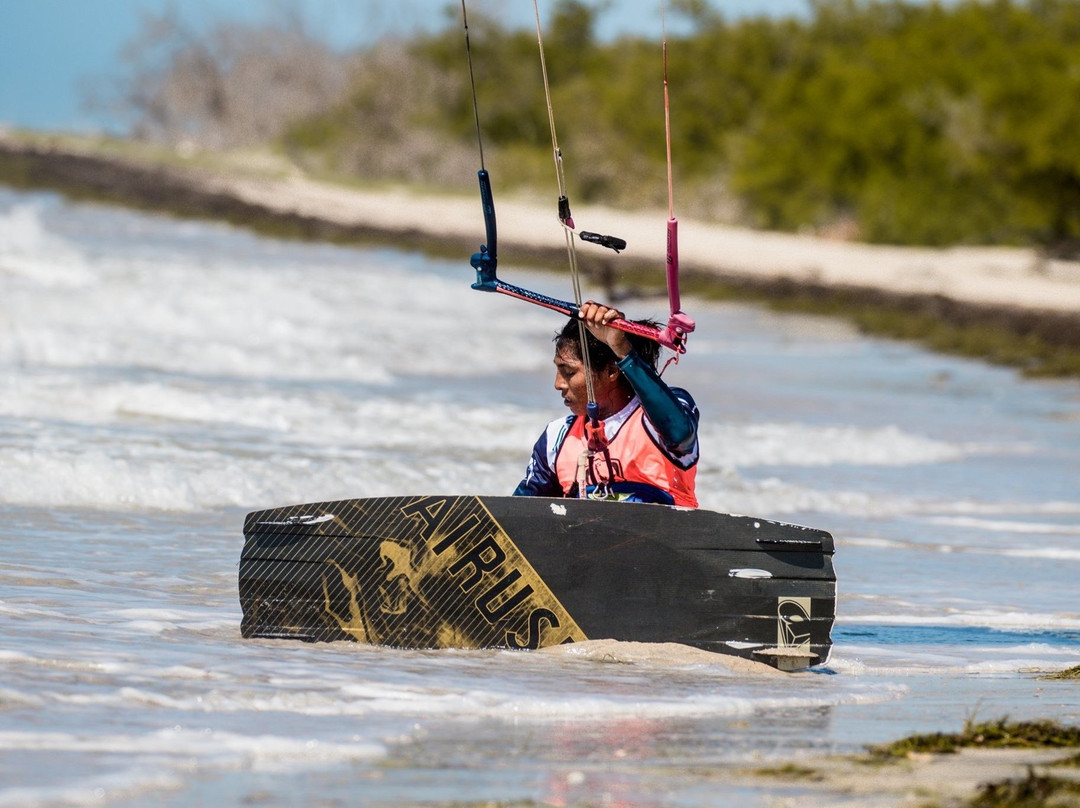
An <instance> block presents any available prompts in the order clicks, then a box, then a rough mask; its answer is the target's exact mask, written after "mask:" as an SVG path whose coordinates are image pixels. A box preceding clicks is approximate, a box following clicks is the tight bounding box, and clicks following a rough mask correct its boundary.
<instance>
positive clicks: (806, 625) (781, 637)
mask: <svg viewBox="0 0 1080 808" xmlns="http://www.w3.org/2000/svg"><path fill="white" fill-rule="evenodd" d="M776 644H777V645H778V646H779V647H780V648H785V649H800V650H807V651H808V650H809V649H810V598H792V597H787V598H783V597H782V598H780V599H779V602H778V603H777V606H776Z"/></svg>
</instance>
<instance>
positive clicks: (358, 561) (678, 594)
mask: <svg viewBox="0 0 1080 808" xmlns="http://www.w3.org/2000/svg"><path fill="white" fill-rule="evenodd" d="M244 539H245V542H244V549H243V551H242V553H241V557H240V605H241V607H242V609H243V621H242V623H241V633H242V634H243V636H245V637H275V638H294V639H301V640H309V641H333V640H356V641H359V642H364V643H371V644H378V645H388V646H395V647H401V648H538V647H542V646H550V645H557V644H560V643H568V642H580V641H582V640H586V639H615V640H627V641H636V642H676V643H683V644H686V645H691V646H696V647H698V648H704V649H706V650H709V651H716V652H721V653H726V654H734V655H737V656H741V657H746V658H749V659H756V660H759V661H762V662H767V663H769V664H772V665H775V666H776V667H779V668H783V669H791V670H795V669H799V668H804V667H807V666H809V665H814V664H818V663H820V662H823V661H824V660H825V659H826V658H827V656H828V653H829V648H830V645H831V640H830V632H831V629H832V624H833V619H834V617H835V613H836V577H835V575H834V573H833V566H832V554H833V540H832V537H831V536H830V535H829V534H828V533H826V532H824V531H821V530H815V529H812V528H806V527H799V526H796V525H788V524H784V523H781V522H773V521H767V520H764V519H755V518H752V517H745V516H731V515H728V514H720V513H714V512H711V511H705V510H689V509H684V508H674V507H668V506H665V505H645V504H631V503H616V502H594V501H588V500H578V499H543V498H537V497H478V496H423V497H420V496H414V497H378V498H372V499H352V500H343V501H339V502H321V503H315V504H308V505H291V506H287V507H282V508H273V509H270V510H264V511H256V512H253V513H250V514H248V515H247V518H246V519H245V521H244Z"/></svg>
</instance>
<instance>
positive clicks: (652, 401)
mask: <svg viewBox="0 0 1080 808" xmlns="http://www.w3.org/2000/svg"><path fill="white" fill-rule="evenodd" d="M618 367H619V370H620V371H622V374H623V376H625V377H626V380H627V381H628V382H630V386H631V387H633V388H634V392H635V393H636V394H637V397H638V399H639V400H640V401H641V406H642V409H644V410H645V414H646V415H647V416H649V421H650V422H651V423H652V425H653V427H654V428H655V429H656V432H657V435H658V436H659V437H660V439H661V440H662V441H663V442H664V445H665V447H667V449H668V451H671V452H674V453H675V454H680V455H681V454H686V453H688V452H690V451H691V450H692V449H693V448H694V443H695V441H696V440H697V423H698V412H697V408H696V407H695V406H694V402H693V399H691V398H690V396H689V394H687V395H686V397H685V398H686V401H684V400H682V399H681V398H680V396H679V395H677V394H676V393H675V392H674V391H673V390H672V389H671V388H670V387H668V386H667V385H666V384H664V381H663V379H661V378H660V375H659V374H658V373H657V372H656V370H655V369H653V368H652V367H651V366H650V365H648V364H647V363H646V362H644V361H643V360H642V359H641V357H640V356H638V355H637V352H636V351H631V352H630V353H629V354H627V355H626V356H625V357H623V358H622V359H620V360H619V362H618Z"/></svg>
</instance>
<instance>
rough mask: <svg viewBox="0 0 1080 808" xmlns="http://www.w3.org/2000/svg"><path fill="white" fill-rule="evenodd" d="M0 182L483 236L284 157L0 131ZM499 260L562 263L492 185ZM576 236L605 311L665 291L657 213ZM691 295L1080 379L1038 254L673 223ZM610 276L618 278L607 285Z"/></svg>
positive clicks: (452, 218)
mask: <svg viewBox="0 0 1080 808" xmlns="http://www.w3.org/2000/svg"><path fill="white" fill-rule="evenodd" d="M0 184H5V185H9V186H13V187H16V188H23V189H48V190H55V191H59V192H61V193H63V194H65V195H67V196H70V197H72V198H76V199H89V200H95V201H102V202H107V203H112V204H118V205H123V206H128V207H135V208H139V209H143V210H151V211H157V212H164V213H170V214H173V215H178V216H181V217H186V218H201V219H212V220H220V221H226V222H229V223H232V224H235V225H238V226H243V227H247V228H250V229H253V230H256V231H258V232H262V233H265V234H267V235H272V236H277V237H285V238H299V239H307V240H321V241H329V242H335V243H342V244H367V245H375V244H378V245H387V244H392V245H395V246H400V247H404V248H409V249H417V250H421V251H425V252H428V253H432V254H436V255H439V256H442V257H447V256H460V257H461V259H462V264H463V279H464V280H467V281H468V282H471V281H472V274H471V273H472V269H471V268H469V267H468V265H467V264H468V256H470V255H471V254H472V253H474V252H476V250H477V249H478V246H479V244H480V242H481V241H483V240H484V222H483V217H482V212H481V208H480V204H479V197H478V194H468V195H467V194H466V193H465V192H464V191H462V193H460V194H455V195H450V194H439V193H421V192H419V191H416V190H414V189H409V188H404V187H393V188H381V189H364V188H351V187H347V186H344V185H337V184H330V183H325V182H319V181H316V180H313V179H310V178H308V177H305V176H302V175H301V174H300V173H299V172H298V171H296V170H295V169H292V170H290V169H289V167H288V165H287V164H285V163H284V162H283V161H282V162H281V163H278V164H274V163H272V162H271V161H269V160H267V161H264V162H263V163H262V164H257V163H256V162H255V160H254V159H251V158H250V156H249V160H248V163H246V164H245V163H243V162H242V161H241V160H239V159H234V160H233V161H232V162H229V161H228V160H225V159H222V160H221V161H219V164H217V165H214V164H212V163H208V162H207V161H206V160H205V159H203V160H201V161H200V160H196V159H192V158H191V157H190V156H189V157H184V156H182V155H171V154H169V153H166V152H164V151H162V150H157V151H156V152H155V151H152V150H150V149H146V148H142V147H140V145H139V144H125V143H119V144H113V145H112V146H105V145H103V144H101V143H96V142H93V141H90V140H88V139H79V138H66V137H62V136H42V135H15V134H12V133H10V132H4V131H2V130H0ZM495 197H496V210H497V214H498V227H499V242H500V258H501V260H502V263H503V265H504V266H507V267H510V269H509V270H508V271H507V273H506V275H507V277H512V276H513V272H514V270H515V269H516V268H528V267H533V266H542V265H547V266H562V265H564V264H565V261H566V248H565V241H564V238H563V236H562V227H561V225H560V224H559V223H558V221H557V220H556V217H555V216H554V212H553V211H552V210H549V209H544V208H543V207H541V206H538V205H535V204H531V203H525V202H522V201H520V200H518V199H515V198H513V197H512V196H509V195H503V196H500V194H499V191H498V189H497V188H496V189H495ZM574 214H575V219H576V220H577V222H578V224H579V226H580V227H581V228H583V229H589V230H594V231H599V232H603V233H610V234H614V235H618V236H620V237H622V238H625V239H626V240H627V242H628V243H629V246H628V248H627V251H626V252H624V253H621V254H619V255H614V254H612V253H610V252H608V251H606V250H603V249H602V248H599V247H593V246H592V245H583V246H582V247H581V248H580V249H579V257H580V261H581V268H582V271H583V273H584V274H585V275H586V276H587V277H588V278H589V279H590V280H591V281H592V282H594V283H596V284H598V285H601V286H602V287H604V289H605V291H606V293H607V294H608V296H609V299H612V300H617V299H618V297H619V296H623V295H624V294H625V293H624V292H623V291H622V290H625V289H630V290H632V291H633V290H647V291H654V290H655V291H660V290H661V289H662V287H663V283H664V281H663V275H664V273H663V271H662V268H663V266H664V261H665V245H666V221H667V213H666V211H650V212H626V211H617V210H613V209H610V208H604V207H599V206H587V205H579V206H575V211H574ZM679 232H680V244H679V255H680V264H681V285H682V288H683V291H684V293H685V294H699V295H702V296H705V297H710V298H723V299H743V300H751V301H754V302H759V303H760V302H764V303H767V304H769V305H773V306H777V307H781V308H789V309H797V310H801V311H808V312H811V313H821V314H826V315H830V316H838V317H844V318H847V319H850V320H854V321H855V322H856V323H857V325H858V326H859V327H860V328H862V329H863V330H864V331H867V332H868V333H877V334H879V335H882V336H887V337H894V338H900V339H913V340H916V341H919V342H921V343H923V344H925V345H927V346H928V347H930V348H931V349H933V350H939V351H943V352H947V353H959V354H963V355H968V356H972V357H975V358H981V359H985V360H987V361H990V362H995V363H997V364H1004V365H1011V366H1015V367H1020V368H1021V369H1023V370H1024V371H1025V372H1028V373H1031V374H1034V375H1056V376H1073V377H1076V376H1080V261H1065V260H1059V259H1048V258H1045V257H1043V256H1041V255H1040V254H1039V253H1038V252H1037V251H1036V250H1034V249H1026V248H1008V247H955V248H949V249H932V248H914V247H890V246H882V245H870V244H863V243H851V242H842V241H833V240H828V239H824V238H820V237H814V236H804V235H793V234H784V233H774V232H763V231H754V230H747V229H739V228H734V227H728V226H723V225H717V224H710V223H705V222H698V221H690V220H681V221H680V222H679ZM616 276H617V278H618V279H617V280H616Z"/></svg>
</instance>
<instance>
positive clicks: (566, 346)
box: [514, 300, 698, 508]
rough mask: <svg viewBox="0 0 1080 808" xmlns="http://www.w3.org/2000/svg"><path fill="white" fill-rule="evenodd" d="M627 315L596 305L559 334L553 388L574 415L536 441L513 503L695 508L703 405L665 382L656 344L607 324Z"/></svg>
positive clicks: (585, 309) (584, 306)
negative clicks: (595, 501) (591, 409)
mask: <svg viewBox="0 0 1080 808" xmlns="http://www.w3.org/2000/svg"><path fill="white" fill-rule="evenodd" d="M622 316H623V315H622V314H621V313H620V312H619V311H617V310H615V309H613V308H610V307H608V306H603V305H600V304H598V303H595V302H593V301H591V300H590V301H587V302H585V303H583V304H582V305H581V308H580V310H579V314H578V318H571V319H570V320H568V321H567V323H566V325H565V326H564V327H563V329H562V330H561V331H560V332H559V333H558V334H557V335H556V337H555V359H554V362H555V389H556V390H558V391H559V394H560V395H561V396H562V399H563V403H564V404H565V405H566V406H567V407H569V408H570V411H571V414H570V415H568V416H565V417H562V418H556V419H555V420H553V421H552V422H551V423H550V424H548V426H547V427H546V428H545V430H544V432H543V433H542V434H541V435H540V438H539V439H538V440H537V441H536V444H535V446H534V447H533V453H532V459H531V460H530V461H529V465H528V467H527V469H526V472H525V477H524V478H523V479H522V480H521V482H520V483H519V484H518V486H517V490H515V491H514V494H515V496H545V497H581V496H588V497H592V498H603V499H616V500H620V501H633V502H657V503H663V504H667V505H671V504H675V505H683V506H686V507H691V508H696V507H697V496H696V494H695V490H694V480H695V476H696V473H697V460H698V431H697V425H698V410H697V406H696V405H695V404H694V400H693V398H692V397H691V396H690V394H689V393H688V392H686V391H685V390H682V389H680V388H677V387H676V388H672V387H668V386H667V384H665V383H664V381H663V380H662V379H661V378H660V376H659V374H658V373H657V370H656V367H657V361H658V359H659V354H660V346H659V344H657V343H656V342H655V341H653V340H650V339H648V338H645V337H642V336H639V335H637V334H632V333H627V332H626V331H624V330H621V329H618V328H614V327H612V326H610V325H608V323H610V322H612V321H613V320H616V319H619V318H622ZM579 321H580V322H581V323H583V324H584V325H585V326H586V328H585V329H582V328H580V327H579ZM642 324H645V325H655V324H653V323H648V322H643V323H642ZM582 333H584V334H585V341H586V347H585V353H583V352H582V345H581V335H582ZM589 369H591V374H590V372H589ZM590 383H591V384H590ZM590 386H591V387H592V391H591V392H592V395H591V396H590V395H589V392H590V391H589V387H590ZM590 401H593V402H595V404H596V416H595V418H590V416H589V413H588V412H587V404H588V403H589V402H590Z"/></svg>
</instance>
